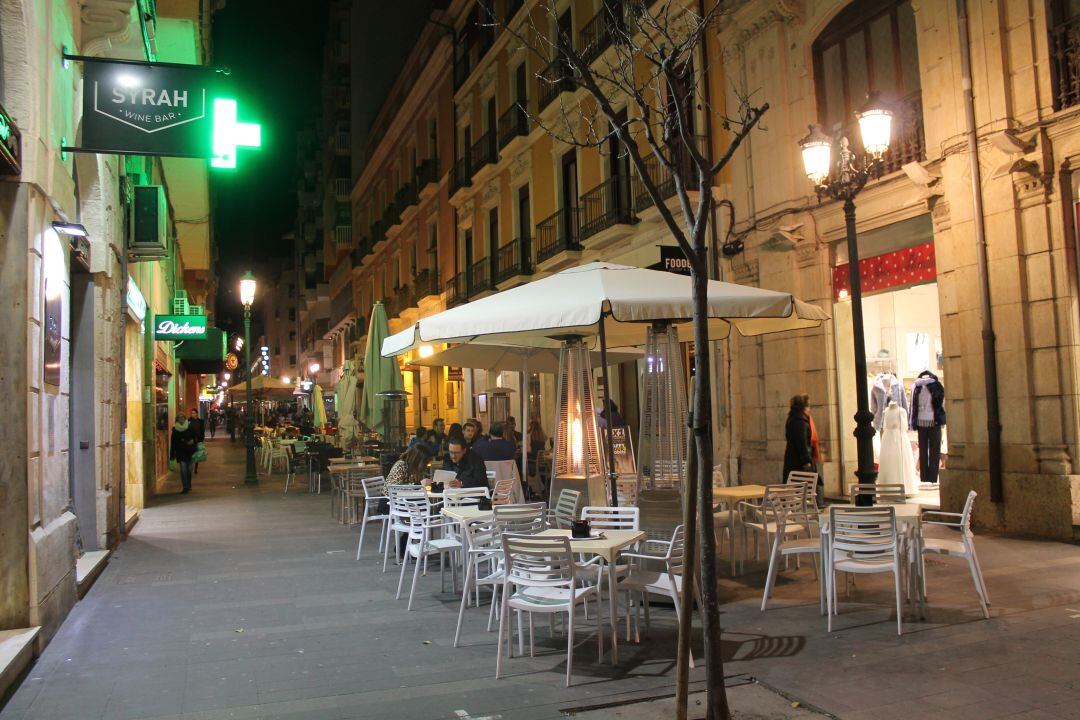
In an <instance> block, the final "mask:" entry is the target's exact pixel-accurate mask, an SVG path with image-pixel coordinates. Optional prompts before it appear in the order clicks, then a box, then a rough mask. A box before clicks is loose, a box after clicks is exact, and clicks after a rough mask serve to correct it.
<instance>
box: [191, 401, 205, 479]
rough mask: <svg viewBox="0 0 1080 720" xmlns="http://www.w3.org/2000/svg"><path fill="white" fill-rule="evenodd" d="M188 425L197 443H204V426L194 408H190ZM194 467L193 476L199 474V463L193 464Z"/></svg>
mask: <svg viewBox="0 0 1080 720" xmlns="http://www.w3.org/2000/svg"><path fill="white" fill-rule="evenodd" d="M188 425H190V426H191V428H192V429H193V430H194V431H195V436H196V437H197V438H198V442H206V426H205V425H203V421H202V418H201V417H199V411H198V410H197V409H196V408H191V415H190V416H189V418H188ZM193 465H194V466H195V474H196V475H198V474H199V463H193Z"/></svg>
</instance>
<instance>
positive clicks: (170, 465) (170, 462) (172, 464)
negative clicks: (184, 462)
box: [169, 458, 176, 472]
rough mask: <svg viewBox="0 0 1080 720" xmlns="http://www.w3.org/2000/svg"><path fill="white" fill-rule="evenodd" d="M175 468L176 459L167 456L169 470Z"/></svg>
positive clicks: (171, 470) (172, 470)
mask: <svg viewBox="0 0 1080 720" xmlns="http://www.w3.org/2000/svg"><path fill="white" fill-rule="evenodd" d="M175 470H176V461H175V460H173V459H172V458H169V471H170V472H174V471H175Z"/></svg>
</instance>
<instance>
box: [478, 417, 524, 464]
mask: <svg viewBox="0 0 1080 720" xmlns="http://www.w3.org/2000/svg"><path fill="white" fill-rule="evenodd" d="M473 450H474V451H475V452H476V454H477V455H479V456H480V457H482V458H483V459H484V460H485V461H486V462H495V461H498V460H513V459H514V458H516V457H517V445H516V444H514V442H513V441H511V440H510V439H509V438H508V437H506V426H505V425H504V424H503V423H495V424H494V425H492V426H491V435H490V436H489V437H488V439H487V440H486V441H485V442H483V443H476V444H475V445H473Z"/></svg>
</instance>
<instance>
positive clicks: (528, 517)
mask: <svg viewBox="0 0 1080 720" xmlns="http://www.w3.org/2000/svg"><path fill="white" fill-rule="evenodd" d="M544 510H545V508H544V503H542V502H536V503H523V504H521V505H496V506H495V507H493V508H492V513H493V515H494V519H495V526H496V529H498V531H499V532H501V533H517V534H519V535H533V534H535V533H538V532H540V531H541V530H544V529H545V528H546V527H547V522H546V520H545V518H544V514H545V513H544Z"/></svg>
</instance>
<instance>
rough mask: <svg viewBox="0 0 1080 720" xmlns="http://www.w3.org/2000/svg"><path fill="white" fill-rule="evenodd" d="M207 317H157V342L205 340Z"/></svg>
mask: <svg viewBox="0 0 1080 720" xmlns="http://www.w3.org/2000/svg"><path fill="white" fill-rule="evenodd" d="M205 338H206V316H205V315H157V316H155V317H154V339H155V340H204V339H205Z"/></svg>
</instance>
